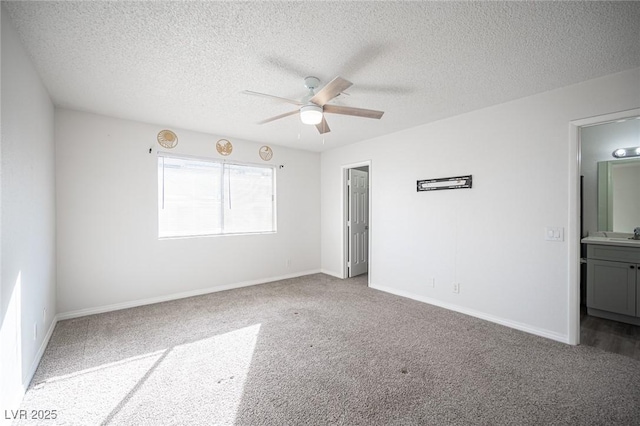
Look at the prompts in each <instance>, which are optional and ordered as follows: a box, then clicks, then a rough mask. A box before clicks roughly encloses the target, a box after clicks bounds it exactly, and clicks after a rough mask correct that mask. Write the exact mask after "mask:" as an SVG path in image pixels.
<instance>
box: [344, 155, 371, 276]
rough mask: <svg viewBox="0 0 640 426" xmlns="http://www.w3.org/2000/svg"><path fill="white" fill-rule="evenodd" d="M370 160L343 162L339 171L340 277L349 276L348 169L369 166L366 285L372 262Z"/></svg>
mask: <svg viewBox="0 0 640 426" xmlns="http://www.w3.org/2000/svg"><path fill="white" fill-rule="evenodd" d="M371 163H372V162H371V160H365V161H359V162H357V163H350V164H345V165H343V166H342V168H341V173H342V196H341V197H340V202H341V204H342V278H343V279H345V278H349V271H348V269H347V261H348V259H349V230H348V228H347V219H348V217H349V189H348V187H347V181H348V179H349V169H356V168H358V167H364V166H368V167H369V173H368V177H367V178H368V180H369V182H368V183H369V197H368V203H369V206H368V210H369V212H368V214H369V219H368V220H369V233H368V239H369V241H368V244H367V245H368V248H367V251H368V253H367V256H368V259H367V263H368V265H367V268H368V271H367V285H368V286H371V276H372V274H371V269H372V268H371V265H372V263H373V262H371V253H372V250H371V247H372V244H371V241H372V238H371V235H372V232H373V231H372V229H373V227H372V226H371V224H372V222H371V216H372V215H371V211H372V210H373V209H372V208H371V204H372V203H371V200H372V196H371V180H372V179H371V173H372V164H371Z"/></svg>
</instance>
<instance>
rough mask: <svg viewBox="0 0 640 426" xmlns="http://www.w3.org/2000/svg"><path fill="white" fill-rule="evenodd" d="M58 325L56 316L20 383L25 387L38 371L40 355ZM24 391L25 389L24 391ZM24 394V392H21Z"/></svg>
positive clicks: (42, 353)
mask: <svg viewBox="0 0 640 426" xmlns="http://www.w3.org/2000/svg"><path fill="white" fill-rule="evenodd" d="M57 323H58V315H56V316H55V317H53V321H51V325H50V326H49V329H48V330H47V334H46V335H45V336H44V339H42V344H41V345H40V348H39V349H38V352H37V353H36V356H35V358H34V359H33V362H32V363H31V367H29V370H27V374H26V375H25V376H24V377H23V380H22V383H26V386H29V383H31V379H33V375H34V374H36V370H37V369H38V365H40V360H41V359H42V355H44V351H45V350H46V349H47V345H48V344H49V340H51V336H52V335H53V330H54V329H55V328H56V324H57ZM24 390H25V391H26V389H24ZM23 393H24V392H23Z"/></svg>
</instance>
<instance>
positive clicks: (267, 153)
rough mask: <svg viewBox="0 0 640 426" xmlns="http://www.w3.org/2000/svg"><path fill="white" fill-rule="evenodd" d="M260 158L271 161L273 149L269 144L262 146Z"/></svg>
mask: <svg viewBox="0 0 640 426" xmlns="http://www.w3.org/2000/svg"><path fill="white" fill-rule="evenodd" d="M259 152H260V158H262V159H263V160H264V161H269V160H271V158H272V157H273V151H272V150H271V148H269V147H268V146H267V145H265V146H263V147H260V151H259Z"/></svg>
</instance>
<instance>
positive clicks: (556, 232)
mask: <svg viewBox="0 0 640 426" xmlns="http://www.w3.org/2000/svg"><path fill="white" fill-rule="evenodd" d="M544 239H545V240H547V241H564V228H561V227H554V226H547V227H546V228H545V229H544Z"/></svg>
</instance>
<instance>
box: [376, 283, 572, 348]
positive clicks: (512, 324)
mask: <svg viewBox="0 0 640 426" xmlns="http://www.w3.org/2000/svg"><path fill="white" fill-rule="evenodd" d="M369 287H371V288H373V289H376V290H380V291H384V292H385V293H391V294H395V295H396V296H402V297H406V298H409V299H413V300H417V301H419V302H423V303H428V304H430V305H435V306H439V307H441V308H444V309H448V310H450V311H455V312H460V313H461V314H465V315H469V316H472V317H476V318H480V319H483V320H486V321H490V322H493V323H496V324H500V325H504V326H506V327H509V328H514V329H516V330H520V331H524V332H525V333H529V334H534V335H536V336H540V337H545V338H547V339H551V340H555V341H557V342H561V343H567V344H569V343H570V342H569V336H568V335H564V334H559V333H555V332H553V331H549V330H545V329H541V328H537V327H532V326H530V325H528V324H522V323H519V322H516V321H511V320H508V319H504V318H500V317H496V316H493V315H489V314H486V313H484V312H480V311H475V310H473V309H467V308H463V307H461V306H458V305H454V304H451V303H446V302H442V301H440V300H437V299H432V298H430V297H425V296H420V295H417V294H413V293H410V292H408V291H404V290H398V289H395V288H392V287H387V286H381V285H375V284H370V285H369Z"/></svg>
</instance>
